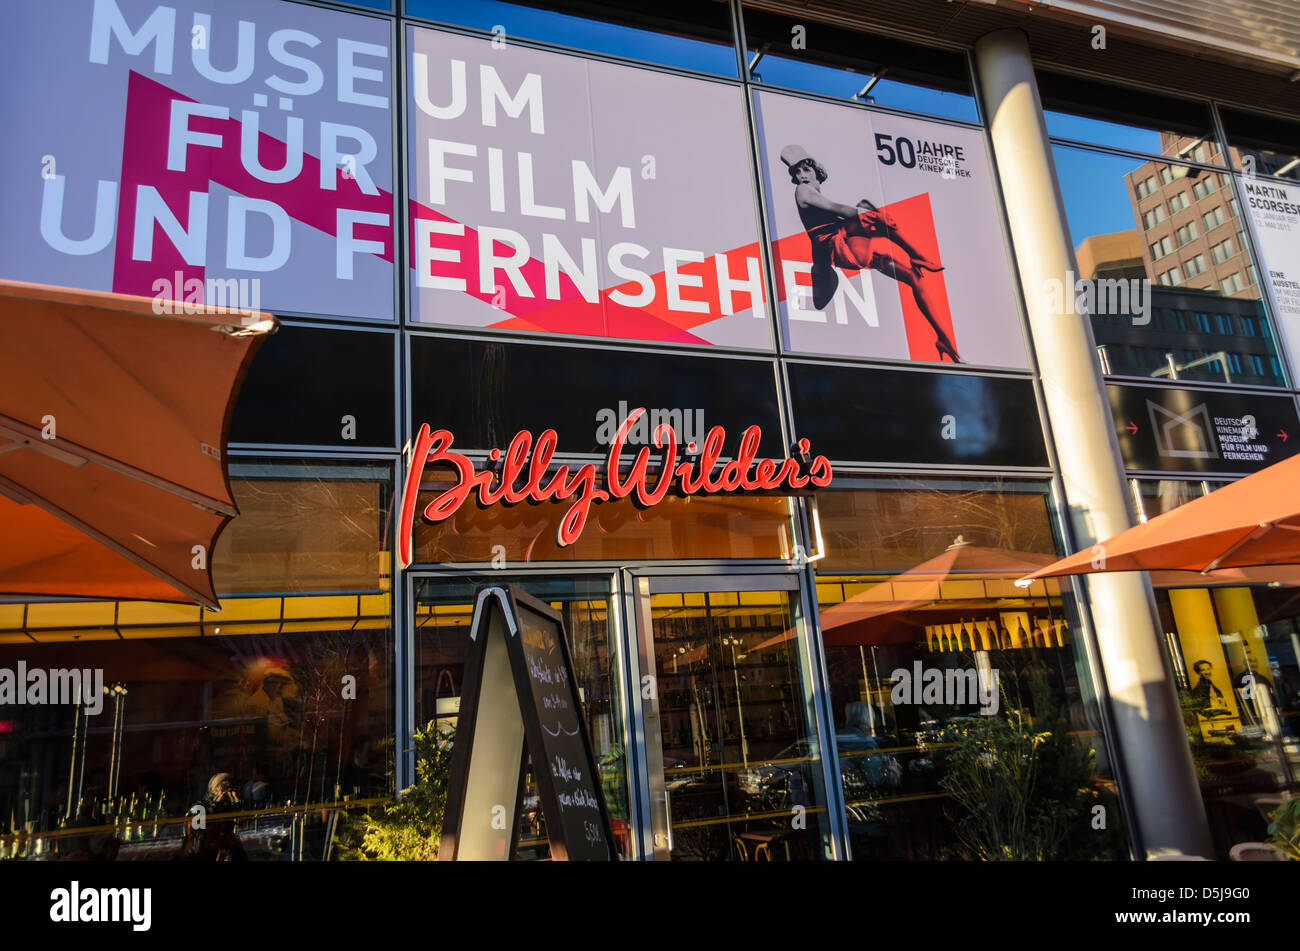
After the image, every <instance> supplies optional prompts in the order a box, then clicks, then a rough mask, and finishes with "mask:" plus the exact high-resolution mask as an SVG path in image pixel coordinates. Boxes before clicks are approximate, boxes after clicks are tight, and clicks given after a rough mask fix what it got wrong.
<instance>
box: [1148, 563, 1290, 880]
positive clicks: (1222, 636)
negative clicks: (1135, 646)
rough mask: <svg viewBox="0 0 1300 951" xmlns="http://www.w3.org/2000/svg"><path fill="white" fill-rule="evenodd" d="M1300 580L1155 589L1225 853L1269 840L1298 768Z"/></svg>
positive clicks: (1194, 753)
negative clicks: (1241, 845) (1297, 583)
mask: <svg viewBox="0 0 1300 951" xmlns="http://www.w3.org/2000/svg"><path fill="white" fill-rule="evenodd" d="M1296 590H1297V589H1296V588H1295V587H1294V586H1286V587H1280V588H1273V587H1271V586H1270V587H1264V586H1252V587H1243V586H1219V587H1212V588H1205V587H1199V588H1169V589H1160V588H1158V589H1157V591H1156V594H1157V597H1156V600H1157V604H1158V605H1159V608H1160V619H1161V621H1162V623H1163V627H1164V631H1165V640H1166V646H1167V648H1168V651H1169V660H1170V666H1171V668H1172V669H1173V672H1174V679H1175V682H1176V684H1177V686H1178V692H1179V697H1180V699H1181V701H1182V708H1183V720H1184V726H1185V727H1186V730H1187V738H1188V743H1189V744H1190V745H1191V750H1192V758H1193V761H1194V763H1195V765H1196V774H1197V778H1198V779H1199V780H1200V783H1201V792H1202V795H1203V796H1204V798H1205V808H1206V814H1207V816H1208V817H1209V820H1210V829H1211V832H1212V834H1213V836H1214V840H1215V846H1216V848H1217V850H1218V852H1219V857H1220V858H1226V857H1227V856H1228V853H1229V850H1230V849H1231V848H1232V846H1233V845H1236V844H1238V843H1241V842H1258V841H1266V840H1267V839H1268V824H1269V815H1270V813H1272V812H1273V811H1274V810H1275V809H1276V808H1277V807H1278V806H1279V805H1281V804H1282V802H1283V801H1285V800H1286V799H1287V798H1288V797H1289V795H1290V793H1289V792H1288V790H1290V789H1294V785H1295V782H1296V779H1297V776H1300V739H1298V738H1297V736H1298V735H1297V724H1298V723H1300V665H1298V663H1297V658H1300V603H1298V601H1297V596H1296V593H1295V592H1296Z"/></svg>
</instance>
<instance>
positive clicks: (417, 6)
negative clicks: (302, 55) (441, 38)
mask: <svg viewBox="0 0 1300 951" xmlns="http://www.w3.org/2000/svg"><path fill="white" fill-rule="evenodd" d="M701 6H702V7H703V8H705V9H708V8H710V7H714V6H716V5H715V4H707V5H703V4H702V5H701ZM718 9H719V11H720V12H721V14H722V15H723V18H725V15H726V9H725V8H718ZM406 12H407V13H408V14H409V15H411V16H420V17H428V18H429V19H431V20H440V21H442V22H444V23H457V24H460V25H461V26H468V27H473V28H475V29H479V30H484V31H487V32H491V31H492V29H493V28H494V27H498V26H500V27H504V28H505V31H506V36H507V38H508V37H509V36H511V35H516V36H525V37H528V38H529V39H534V40H543V41H545V42H549V43H558V44H561V45H564V46H571V47H574V48H577V49H585V50H591V51H593V52H597V53H608V54H611V55H614V56H626V57H628V58H629V59H637V60H644V61H646V62H652V63H662V64H664V65H666V66H676V67H679V68H682V69H693V70H697V71H699V72H705V73H713V74H715V75H719V76H735V75H736V51H735V49H734V48H733V47H732V46H731V45H730V44H727V45H721V44H717V43H708V42H705V41H703V40H694V39H687V38H685V37H681V36H673V35H670V34H667V33H655V32H653V31H649V30H640V29H637V28H635V27H630V26H622V25H619V24H617V23H606V22H604V21H601V20H589V19H586V18H584V17H578V16H571V15H569V14H566V13H556V12H554V11H552V10H539V9H536V8H533V7H526V6H518V5H516V4H513V3H503V2H500V0H406ZM711 12H712V11H711ZM611 15H612V16H618V15H619V14H618V11H617V9H615V10H612V11H611ZM701 19H704V17H701Z"/></svg>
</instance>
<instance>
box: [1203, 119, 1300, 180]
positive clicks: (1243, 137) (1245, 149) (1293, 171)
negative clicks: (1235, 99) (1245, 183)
mask: <svg viewBox="0 0 1300 951" xmlns="http://www.w3.org/2000/svg"><path fill="white" fill-rule="evenodd" d="M1219 115H1220V117H1221V118H1222V119H1223V129H1224V131H1225V132H1226V133H1227V136H1228V145H1229V146H1230V147H1231V151H1232V167H1233V168H1238V169H1242V170H1243V171H1247V172H1249V173H1252V174H1255V175H1271V176H1273V177H1275V178H1289V179H1292V180H1300V123H1297V122H1291V121H1287V120H1285V119H1276V118H1273V117H1272V116H1261V115H1256V114H1254V113H1249V112H1241V111H1240V110H1237V109H1224V108H1220V110H1219Z"/></svg>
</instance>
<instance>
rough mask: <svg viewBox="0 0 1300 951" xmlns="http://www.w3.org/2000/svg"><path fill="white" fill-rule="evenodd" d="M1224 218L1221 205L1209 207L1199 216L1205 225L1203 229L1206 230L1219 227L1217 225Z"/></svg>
mask: <svg viewBox="0 0 1300 951" xmlns="http://www.w3.org/2000/svg"><path fill="white" fill-rule="evenodd" d="M1225 220H1226V219H1225V218H1224V217H1223V208H1222V207H1217V208H1211V209H1210V210H1209V211H1207V212H1206V213H1205V214H1204V215H1202V216H1201V222H1202V224H1204V225H1205V230H1206V231H1207V232H1210V231H1213V230H1214V229H1215V228H1217V227H1219V225H1221V224H1223V222H1224V221H1225Z"/></svg>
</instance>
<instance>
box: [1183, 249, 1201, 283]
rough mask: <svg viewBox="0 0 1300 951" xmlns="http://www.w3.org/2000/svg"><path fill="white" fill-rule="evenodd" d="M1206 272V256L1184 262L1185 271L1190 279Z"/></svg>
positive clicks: (1199, 255)
mask: <svg viewBox="0 0 1300 951" xmlns="http://www.w3.org/2000/svg"><path fill="white" fill-rule="evenodd" d="M1204 270H1205V255H1204V254H1198V255H1196V257H1194V258H1190V259H1188V260H1186V261H1184V262H1183V271H1184V272H1185V273H1186V274H1187V276H1188V277H1189V278H1192V277H1195V276H1196V275H1198V274H1200V273H1201V272H1202V271H1204Z"/></svg>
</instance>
